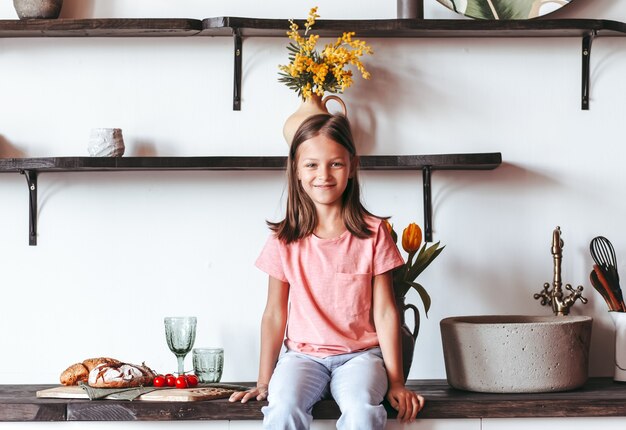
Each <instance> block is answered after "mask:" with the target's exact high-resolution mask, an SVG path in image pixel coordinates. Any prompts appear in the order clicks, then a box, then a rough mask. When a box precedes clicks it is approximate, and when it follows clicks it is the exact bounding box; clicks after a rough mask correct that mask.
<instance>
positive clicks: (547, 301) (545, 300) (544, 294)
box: [533, 282, 552, 306]
mask: <svg viewBox="0 0 626 430" xmlns="http://www.w3.org/2000/svg"><path fill="white" fill-rule="evenodd" d="M533 297H534V298H535V300H539V299H541V306H546V305H548V306H549V305H552V297H550V284H549V283H547V282H546V283H545V284H543V291H541V292H540V293H536V294H534V295H533Z"/></svg>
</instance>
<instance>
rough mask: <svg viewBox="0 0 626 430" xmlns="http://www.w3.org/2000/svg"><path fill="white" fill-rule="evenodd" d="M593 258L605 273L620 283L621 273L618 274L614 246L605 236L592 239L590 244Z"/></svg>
mask: <svg viewBox="0 0 626 430" xmlns="http://www.w3.org/2000/svg"><path fill="white" fill-rule="evenodd" d="M589 250H590V251H591V257H592V258H593V261H595V262H596V264H597V265H598V266H600V267H601V268H602V269H603V270H604V271H607V272H610V273H611V275H612V276H614V277H615V279H616V280H617V282H619V273H617V257H616V256H615V249H614V248H613V244H612V243H611V242H610V241H609V240H608V239H607V238H606V237H604V236H597V237H594V238H593V239H591V243H590V244H589Z"/></svg>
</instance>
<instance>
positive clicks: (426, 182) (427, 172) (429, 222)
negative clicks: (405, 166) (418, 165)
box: [422, 166, 433, 242]
mask: <svg viewBox="0 0 626 430" xmlns="http://www.w3.org/2000/svg"><path fill="white" fill-rule="evenodd" d="M431 174H432V167H431V166H424V167H423V168H422V178H423V187H424V190H423V198H424V241H425V242H432V241H433V205H432V191H431V187H430V178H431Z"/></svg>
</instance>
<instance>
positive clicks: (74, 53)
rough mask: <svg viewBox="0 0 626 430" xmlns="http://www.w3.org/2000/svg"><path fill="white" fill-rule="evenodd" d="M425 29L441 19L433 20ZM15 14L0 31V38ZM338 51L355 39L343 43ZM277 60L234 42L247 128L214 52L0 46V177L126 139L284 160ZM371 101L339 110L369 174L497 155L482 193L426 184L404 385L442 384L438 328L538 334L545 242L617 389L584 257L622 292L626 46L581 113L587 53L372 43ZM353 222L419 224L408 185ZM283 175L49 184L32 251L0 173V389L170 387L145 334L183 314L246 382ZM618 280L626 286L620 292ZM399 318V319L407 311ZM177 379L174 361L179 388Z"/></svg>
mask: <svg viewBox="0 0 626 430" xmlns="http://www.w3.org/2000/svg"><path fill="white" fill-rule="evenodd" d="M315 4H318V5H319V6H320V9H319V13H320V14H321V16H322V18H327V19H331V18H334V19H339V18H355V19H370V18H393V17H395V13H396V9H395V3H394V2H391V1H390V2H380V1H375V0H359V1H356V0H353V1H344V2H336V1H329V0H320V1H317V2H302V1H300V2H293V1H287V0H281V1H273V2H270V3H268V2H257V1H252V0H246V1H238V2H232V1H226V0H223V1H212V2H206V1H200V0H180V1H177V2H170V1H164V0H160V1H147V0H142V1H133V2H128V1H113V0H107V1H81V0H73V1H71V0H66V1H65V6H64V10H63V16H64V17H72V18H79V17H80V18H92V17H189V18H198V19H201V18H205V17H211V16H221V15H234V16H258V17H280V18H290V17H295V18H302V17H304V16H306V13H307V11H308V9H309V7H311V6H313V5H315ZM425 15H426V18H457V16H456V15H454V14H453V13H452V12H450V11H448V10H447V9H445V8H444V7H443V6H441V5H440V4H439V3H437V2H436V1H435V0H426V12H425ZM553 17H562V18H605V19H614V20H626V2H622V1H619V2H616V1H611V0H596V1H594V2H590V1H584V0H576V1H574V2H573V3H572V4H571V5H569V6H567V7H566V8H565V9H563V10H561V11H560V12H559V13H557V14H555V15H554V16H553ZM14 18H16V14H15V12H14V10H13V7H12V5H11V2H2V3H0V19H14ZM346 30H349V29H346ZM286 42H287V41H286V38H285V39H282V38H268V39H263V38H255V39H245V40H244V47H243V54H244V77H243V105H242V106H243V107H242V110H241V111H240V112H235V111H233V110H232V109H231V106H232V79H233V78H232V73H233V72H232V62H233V60H232V40H231V39H230V38H189V39H185V38H163V39H159V38H134V39H131V38H126V39H124V38H119V39H118V38H102V39H98V38H50V39H46V38H34V39H0V76H1V79H0V156H3V157H47V156H77V155H87V151H86V146H87V138H88V135H89V130H90V129H91V128H93V127H120V128H122V129H123V133H124V138H125V142H126V146H127V152H126V154H127V155H139V154H142V155H146V154H147V155H180V156H182V155H225V154H227V155H284V154H286V145H285V144H284V142H283V140H282V135H281V129H282V124H283V122H284V120H285V119H286V118H287V116H288V115H289V114H290V113H291V112H293V111H294V110H295V109H296V108H297V106H298V103H299V102H298V99H297V97H296V95H295V93H291V92H290V91H289V90H288V89H287V88H286V87H284V86H283V85H281V84H280V83H278V82H277V68H276V66H277V65H278V64H280V63H285V62H286V57H287V55H286V50H285V46H286ZM369 42H370V43H371V44H372V45H373V47H374V49H375V52H376V53H375V55H374V56H373V57H372V58H368V59H367V65H368V67H369V69H370V70H371V72H372V75H373V79H372V80H371V81H362V80H357V81H356V84H355V86H354V87H353V88H350V89H349V90H348V91H347V93H346V94H345V95H344V96H343V98H344V100H345V101H346V103H347V104H348V106H349V109H350V112H349V116H350V118H351V119H352V121H353V124H354V126H355V129H356V134H357V136H358V137H359V145H360V151H361V153H362V154H416V153H422V154H428V153H456V152H492V151H493V152H502V155H503V159H504V164H503V165H502V166H501V167H500V168H498V169H497V170H495V171H486V172H435V173H434V175H433V189H434V194H433V203H434V227H435V239H436V240H441V241H442V242H443V243H444V244H446V250H445V251H444V252H443V253H442V254H441V256H440V257H439V259H438V260H437V261H436V262H435V263H434V264H433V265H432V266H431V268H429V269H428V270H427V272H426V273H425V274H424V275H423V276H422V277H421V278H420V281H421V283H422V284H423V285H424V286H425V287H426V288H427V289H428V291H429V292H430V293H431V295H432V298H433V305H432V309H431V312H430V315H429V319H428V320H425V321H424V322H423V325H422V332H421V334H420V337H419V339H418V346H417V351H416V353H415V361H414V366H413V369H412V372H411V378H444V377H445V371H444V367H443V355H442V352H441V341H440V335H439V325H438V323H439V320H440V319H441V318H444V317H447V316H452V315H462V314H501V313H512V314H539V315H547V314H549V310H548V308H544V307H541V306H540V305H539V304H538V302H537V301H535V300H534V299H533V298H532V295H533V293H535V292H538V291H539V290H540V289H541V288H542V285H543V283H544V282H547V281H551V277H552V257H551V255H550V240H551V232H552V229H553V228H554V227H555V226H557V225H560V226H561V228H562V231H563V238H564V240H565V249H564V261H563V280H564V281H565V282H567V283H571V284H574V285H575V286H576V285H579V284H583V285H584V286H585V295H586V297H588V298H589V304H587V305H586V306H583V305H580V304H577V305H576V306H575V308H574V310H573V313H574V314H585V315H591V316H593V317H594V328H593V330H594V332H593V341H592V357H591V374H592V375H596V376H597V375H609V374H610V373H611V371H612V357H613V350H614V348H613V340H612V336H613V334H612V324H611V321H610V318H609V316H608V315H607V313H606V307H605V305H604V303H603V301H602V300H601V298H600V297H599V295H598V294H597V293H596V292H595V291H594V290H593V288H592V287H591V286H590V285H589V282H588V275H589V272H590V270H591V266H592V260H591V257H590V256H589V252H588V244H589V241H590V239H591V238H592V237H594V236H596V235H598V234H603V235H606V236H607V237H609V238H610V239H611V240H612V241H613V243H614V245H615V247H616V250H617V254H618V258H619V263H620V269H621V270H622V272H624V273H626V270H625V269H626V268H625V267H624V265H623V262H624V261H626V226H625V225H624V223H623V217H624V214H625V213H626V203H625V201H624V199H623V195H624V194H623V192H622V186H623V184H624V182H625V181H624V180H625V177H624V175H625V173H624V172H625V171H626V170H625V169H624V168H623V161H622V160H623V159H624V156H625V155H626V150H624V149H623V147H624V145H623V142H622V139H623V132H624V118H625V116H626V115H625V113H626V112H625V108H624V103H623V100H624V94H625V92H626V81H625V80H624V79H623V76H624V73H626V39H625V38H599V39H597V40H596V41H595V42H594V45H593V52H592V75H591V78H592V88H591V91H592V92H591V94H592V100H591V110H590V111H581V110H580V79H581V78H580V69H581V66H580V64H581V59H580V45H581V42H580V40H579V39H577V38H566V39H465V40H464V39H371V40H369ZM362 178H363V192H364V197H365V200H366V203H367V205H368V207H369V208H370V209H371V210H372V211H373V212H375V213H377V214H381V215H392V216H393V221H394V223H395V225H396V226H397V227H398V228H399V229H401V228H402V227H403V226H404V225H406V224H408V223H409V222H412V221H417V222H419V223H420V224H422V215H421V214H422V205H421V185H422V184H421V175H420V173H419V172H412V173H389V172H387V173H384V172H376V173H373V172H365V173H364V174H363V175H362ZM283 189H284V179H283V177H282V175H281V174H280V173H279V172H270V173H255V172H245V173H237V172H221V173H220V172H217V173H215V172H214V173H211V172H177V173H93V174H86V173H58V174H42V175H40V178H39V204H40V208H39V237H38V241H39V245H38V246H36V247H30V246H28V241H27V232H28V212H27V205H28V195H27V189H26V186H25V181H24V178H23V177H21V176H20V175H17V174H6V173H5V174H2V175H0V202H1V203H0V204H1V210H0V238H1V239H0V262H1V263H0V271H1V272H0V273H1V274H2V276H1V278H0V289H1V291H2V293H1V294H2V295H1V296H0V297H1V298H0V300H1V302H0V303H2V311H1V312H0V343H1V344H2V353H1V354H2V355H1V356H0V357H1V358H0V364H1V365H0V383H4V384H11V383H54V382H56V381H57V378H58V375H59V373H60V372H61V371H62V370H63V369H65V367H66V366H68V365H69V364H71V363H74V362H76V361H80V360H82V359H84V358H87V357H90V356H99V355H109V356H114V357H117V358H120V359H123V360H128V361H134V362H140V361H146V363H147V364H148V365H150V366H152V367H153V368H155V369H156V370H158V371H161V372H165V371H173V370H174V369H175V358H174V356H173V355H172V354H171V353H170V352H169V350H168V349H167V347H166V345H165V340H164V335H163V327H162V319H163V317H164V316H167V315H182V314H189V315H197V316H198V320H199V328H198V336H197V341H196V346H218V345H219V346H223V347H224V348H225V350H226V366H225V370H224V380H226V381H237V380H254V379H255V378H256V371H257V356H258V350H259V342H258V332H259V319H260V316H261V312H262V309H263V305H264V300H265V291H266V288H265V285H266V282H267V281H266V276H265V275H263V274H262V273H261V272H259V271H258V270H257V269H255V268H254V266H253V263H254V260H255V258H256V256H257V254H258V252H259V251H260V249H261V247H262V245H263V243H264V241H265V238H266V236H267V234H268V231H267V229H266V227H265V224H264V220H265V219H274V220H275V219H277V218H279V217H280V216H281V211H282V209H281V208H282V202H283V201H282V193H283ZM624 276H626V275H624ZM412 299H415V297H412ZM190 367H191V360H190V357H188V358H187V368H190Z"/></svg>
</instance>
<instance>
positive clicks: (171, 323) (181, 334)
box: [164, 317, 197, 375]
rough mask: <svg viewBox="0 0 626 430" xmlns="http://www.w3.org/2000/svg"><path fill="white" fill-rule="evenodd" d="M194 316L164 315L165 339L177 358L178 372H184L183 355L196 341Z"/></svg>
mask: <svg viewBox="0 0 626 430" xmlns="http://www.w3.org/2000/svg"><path fill="white" fill-rule="evenodd" d="M196 322H197V319H196V317H165V319H164V323H165V339H166V340H167V346H168V347H169V348H170V351H172V352H173V353H174V355H176V359H177V360H178V374H179V375H183V374H184V373H185V369H184V368H185V356H187V354H189V351H191V348H192V347H193V344H194V342H195V341H196Z"/></svg>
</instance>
